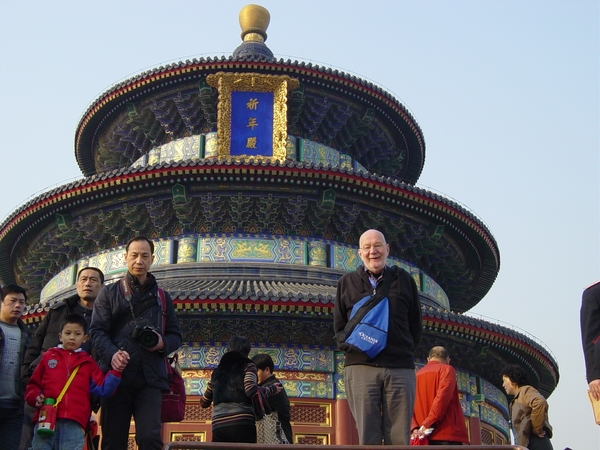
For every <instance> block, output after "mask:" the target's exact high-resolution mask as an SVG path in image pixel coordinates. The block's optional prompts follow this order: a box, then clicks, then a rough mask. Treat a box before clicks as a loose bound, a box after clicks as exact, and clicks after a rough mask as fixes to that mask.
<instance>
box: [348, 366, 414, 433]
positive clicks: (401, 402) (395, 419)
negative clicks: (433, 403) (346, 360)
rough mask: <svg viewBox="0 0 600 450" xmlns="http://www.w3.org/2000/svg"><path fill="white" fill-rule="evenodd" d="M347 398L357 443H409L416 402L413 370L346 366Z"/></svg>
mask: <svg viewBox="0 0 600 450" xmlns="http://www.w3.org/2000/svg"><path fill="white" fill-rule="evenodd" d="M344 378H345V383H346V397H347V398H348V405H349V406H350V411H352V416H353V417H354V421H355V422H356V428H357V429H358V439H359V443H360V445H381V442H382V440H383V443H384V444H385V445H409V441H410V424H411V419H412V414H413V407H414V404H415V392H416V386H417V382H416V377H415V371H414V369H390V368H385V367H372V366H365V365H352V366H346V368H345V374H344Z"/></svg>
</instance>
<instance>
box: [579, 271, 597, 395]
mask: <svg viewBox="0 0 600 450" xmlns="http://www.w3.org/2000/svg"><path fill="white" fill-rule="evenodd" d="M580 324H581V343H582V345H583V356H584V359H585V376H586V378H587V382H588V388H589V391H590V393H591V394H592V396H593V397H594V398H595V399H596V400H600V281H598V282H596V283H594V284H592V285H591V286H588V287H587V288H586V289H585V290H584V291H583V295H582V296H581V310H580Z"/></svg>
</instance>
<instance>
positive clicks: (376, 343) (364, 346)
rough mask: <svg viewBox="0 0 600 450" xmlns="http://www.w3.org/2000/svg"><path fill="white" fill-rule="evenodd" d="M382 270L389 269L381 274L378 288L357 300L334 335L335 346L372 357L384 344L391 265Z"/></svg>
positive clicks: (385, 341)
mask: <svg viewBox="0 0 600 450" xmlns="http://www.w3.org/2000/svg"><path fill="white" fill-rule="evenodd" d="M386 271H388V272H392V273H386V274H385V276H384V278H383V283H382V284H381V286H380V288H379V290H378V292H376V293H375V294H373V295H370V296H368V297H364V298H362V299H361V300H359V301H358V302H357V303H356V304H355V305H354V306H353V307H352V311H351V313H350V320H348V323H346V326H345V327H344V329H343V330H342V331H340V332H339V333H337V334H336V335H335V336H334V340H335V343H336V345H337V348H338V349H340V350H342V351H344V352H346V353H356V354H362V355H365V356H366V357H367V358H368V359H372V358H374V357H375V356H377V355H378V354H379V353H380V352H381V351H382V350H383V349H384V348H385V347H386V345H387V333H388V326H389V319H390V306H389V300H388V297H387V296H388V292H389V290H390V285H391V284H392V279H393V278H394V273H393V270H392V268H391V267H388V268H387V269H386Z"/></svg>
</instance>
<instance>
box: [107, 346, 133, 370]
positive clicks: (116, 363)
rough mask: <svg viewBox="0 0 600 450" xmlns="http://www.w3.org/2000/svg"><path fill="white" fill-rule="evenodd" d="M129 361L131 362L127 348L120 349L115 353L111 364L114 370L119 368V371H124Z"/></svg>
mask: <svg viewBox="0 0 600 450" xmlns="http://www.w3.org/2000/svg"><path fill="white" fill-rule="evenodd" d="M128 362H129V353H127V352H126V351H125V350H119V351H118V352H117V353H115V354H114V355H113V357H112V360H111V362H110V365H111V366H112V368H113V369H114V370H118V371H119V372H122V371H123V369H125V367H126V366H127V363H128Z"/></svg>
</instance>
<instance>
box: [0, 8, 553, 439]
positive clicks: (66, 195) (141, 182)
mask: <svg viewBox="0 0 600 450" xmlns="http://www.w3.org/2000/svg"><path fill="white" fill-rule="evenodd" d="M265 12H266V10H264V9H260V8H259V9H256V7H255V6H252V7H250V6H249V7H246V8H245V9H244V10H243V11H242V13H241V16H243V17H244V21H242V20H240V23H241V24H242V26H243V33H242V34H243V37H244V42H243V43H242V44H241V45H240V47H238V48H237V49H236V50H235V52H234V53H233V55H232V56H231V57H227V58H226V57H221V58H214V59H212V58H207V59H199V60H196V59H195V60H192V61H185V62H180V63H177V64H172V65H168V66H164V67H159V68H156V69H153V70H151V71H147V72H144V73H141V74H139V75H138V76H135V77H133V78H130V79H128V80H126V81H123V82H121V83H118V84H116V85H115V86H113V87H112V88H111V89H109V90H108V91H106V92H105V93H103V94H102V95H101V96H100V97H99V98H97V99H96V100H95V101H94V102H93V104H92V105H91V106H90V107H89V108H88V110H87V111H86V112H85V113H84V115H83V117H82V119H81V121H80V123H79V126H78V127H77V130H76V137H75V156H76V159H77V162H78V164H79V166H80V168H81V171H82V173H83V175H84V178H83V179H81V180H78V181H76V182H73V183H69V184H66V185H63V186H60V187H58V188H55V189H53V190H51V191H48V192H46V193H44V194H42V195H40V196H38V197H36V198H34V199H32V200H30V201H28V202H27V203H25V204H24V205H22V206H21V207H19V208H18V209H17V210H15V211H14V212H12V213H11V214H10V215H9V216H8V217H7V218H6V219H5V220H4V222H3V223H2V224H1V225H0V256H2V257H3V260H4V261H9V262H10V264H5V265H2V266H1V267H0V281H1V282H2V284H5V283H10V282H17V283H19V284H21V285H23V286H26V287H27V288H28V290H29V295H30V297H31V299H32V300H33V301H34V304H32V305H30V306H29V307H28V310H27V314H26V316H25V320H26V322H27V323H28V324H29V325H30V326H31V327H32V328H34V327H35V326H37V324H38V323H39V321H40V320H41V319H42V318H43V316H44V315H45V313H46V311H47V309H48V308H49V307H50V306H51V305H53V304H54V303H55V302H57V301H60V300H61V299H62V298H64V297H65V296H66V295H69V294H71V293H73V292H74V291H75V287H74V282H75V276H76V273H77V269H78V268H81V267H85V266H88V265H91V266H97V267H100V268H101V269H102V270H103V271H104V272H105V274H106V275H107V279H108V280H109V282H110V281H114V280H116V279H118V278H120V277H121V276H122V275H123V273H124V271H125V270H126V267H125V265H124V261H123V256H122V255H123V251H124V249H123V245H124V243H125V242H127V241H128V239H129V238H131V237H133V236H135V235H146V236H149V237H151V238H152V239H154V240H155V242H156V247H157V250H156V261H155V266H154V268H153V273H154V274H155V275H156V277H157V278H158V280H159V283H160V284H161V286H163V287H164V288H165V289H166V290H167V291H169V292H170V293H171V296H172V297H173V299H174V301H175V304H176V307H177V311H178V315H179V320H180V324H181V327H182V331H183V333H184V342H185V345H184V347H183V348H182V349H181V351H180V361H181V362H182V364H183V367H184V376H185V380H186V388H187V391H188V394H189V395H190V401H189V403H188V406H187V412H186V420H185V421H184V422H182V423H179V424H166V425H165V426H164V430H163V432H164V433H165V441H169V440H208V439H209V438H210V410H208V411H206V410H201V409H200V407H199V405H198V403H197V396H199V395H200V394H201V392H202V391H203V389H204V387H205V385H206V382H207V380H208V379H209V377H210V370H211V369H212V368H214V367H215V366H216V364H217V363H218V360H219V358H220V356H221V355H222V353H223V350H224V345H225V344H226V342H227V340H228V339H229V337H230V336H234V335H243V336H246V337H248V338H249V339H250V340H251V341H252V342H253V344H254V346H255V350H254V352H267V353H269V354H271V356H272V357H273V359H274V360H275V362H276V370H277V374H278V376H279V378H280V379H282V381H283V382H284V385H285V388H286V390H287V392H288V394H289V396H290V397H291V400H292V421H293V425H294V440H295V442H299V443H315V444H345V443H352V439H353V438H352V435H351V433H349V432H348V429H349V427H351V426H352V423H351V419H350V418H349V414H348V410H347V404H346V403H345V393H344V386H343V355H342V354H340V353H339V352H336V351H335V348H334V346H333V341H332V335H333V331H332V310H333V305H334V297H335V286H336V282H337V280H338V278H339V277H340V276H341V275H342V274H343V273H345V272H346V271H350V270H354V269H355V268H356V267H357V266H358V264H359V263H360V259H359V258H358V255H357V246H358V239H359V237H360V235H361V234H362V232H364V231H365V230H367V229H370V228H376V229H379V230H381V231H382V232H383V233H384V234H385V235H386V238H387V240H388V242H389V243H390V246H391V255H392V256H393V258H390V262H391V263H392V264H397V265H400V266H402V267H403V268H405V269H406V270H407V271H409V272H410V273H411V274H412V275H413V277H414V279H415V281H416V282H417V285H418V286H419V289H420V294H421V301H422V308H423V328H424V337H423V340H422V342H421V344H420V345H419V348H418V350H417V356H418V358H419V360H418V362H419V364H422V363H423V362H424V359H425V357H426V355H427V352H428V350H429V348H431V347H432V346H433V345H436V344H440V343H442V344H443V345H444V346H446V347H447V348H448V349H449V351H450V354H451V356H452V362H453V365H455V367H456V368H457V372H458V382H459V389H460V395H461V402H462V406H463V411H464V413H465V417H466V420H467V423H468V425H469V432H470V434H471V440H472V442H473V443H477V442H482V443H484V444H502V443H507V442H510V440H509V433H508V425H507V417H508V416H507V401H506V397H505V396H504V394H503V393H502V392H501V391H500V388H501V380H500V379H499V376H498V370H499V368H500V366H501V365H502V364H505V363H518V364H521V365H523V366H524V367H526V368H527V369H528V371H529V375H530V378H531V379H532V380H533V383H532V384H533V385H535V386H537V387H538V388H539V390H540V391H541V392H542V393H543V394H544V395H546V396H548V395H550V394H551V393H552V391H553V390H554V388H555V387H556V385H557V383H558V377H559V375H558V365H557V362H556V360H555V359H554V357H553V356H552V354H551V353H550V352H549V351H548V350H547V349H546V348H544V346H542V345H541V344H539V343H538V342H536V341H535V340H533V339H531V338H529V337H528V336H525V335H524V334H521V333H518V332H516V331H513V330H511V329H510V328H507V327H503V326H499V325H495V324H492V323H489V322H486V321H484V320H480V319H476V318H473V317H469V316H466V315H464V314H462V313H464V312H465V311H468V310H469V309H470V308H471V307H473V306H474V305H476V304H477V303H478V302H479V301H480V300H481V299H482V298H483V297H484V296H485V294H486V293H487V292H488V290H489V289H490V288H491V286H492V284H493V282H494V280H495V278H496V275H497V273H498V270H499V267H500V258H499V251H498V246H497V244H496V241H495V240H494V238H493V236H492V234H491V233H490V231H489V230H488V229H487V227H486V226H485V225H484V224H483V223H482V221H481V220H479V219H478V218H477V217H475V216H474V215H473V214H472V213H471V212H469V211H468V210H466V209H465V208H463V207H462V206H460V205H459V204H457V203H455V202H453V201H451V200H449V199H446V198H444V197H442V196H440V195H438V194H434V193H432V192H429V191H427V190H424V189H420V188H418V187H416V186H415V183H416V182H417V180H418V178H419V175H420V173H421V171H422V169H423V165H424V161H425V143H424V139H423V135H422V133H421V129H420V128H419V126H418V124H417V123H416V121H415V119H414V118H413V117H412V115H411V114H410V113H409V112H408V111H407V109H406V108H405V107H404V105H402V104H401V103H400V102H399V101H398V100H396V99H395V98H394V97H393V96H392V95H391V94H390V93H388V92H386V91H384V90H383V89H381V88H380V87H378V86H375V85H373V84H371V83H369V82H366V81H364V80H362V79H360V78H357V77H355V76H352V75H348V74H346V73H343V72H339V71H337V70H332V69H330V68H327V67H321V66H316V65H312V64H310V63H308V64H306V63H304V62H298V61H290V60H287V61H283V60H278V59H275V58H274V57H273V54H272V53H271V51H270V50H269V49H268V47H267V46H266V45H265V43H264V40H265V39H266V25H264V24H265V23H266V24H268V13H266V14H267V20H266V21H265V19H264V14H265ZM257 17H258V18H259V19H260V20H259V23H258V24H256V23H253V22H252V21H253V20H255V19H256V18H257ZM246 19H247V20H249V23H250V24H249V25H248V24H247V22H246ZM236 83H238V84H236ZM240 86H242V87H241V89H239V87H240ZM239 92H243V93H251V94H252V96H253V97H254V98H257V99H260V102H263V104H264V102H268V101H272V104H273V108H272V109H271V119H270V120H271V121H272V122H271V124H270V125H271V128H268V131H267V133H266V134H264V133H263V134H259V135H258V136H260V137H259V138H258V139H259V140H261V142H262V139H263V138H269V139H270V141H269V142H270V143H269V147H268V151H266V152H265V151H264V149H263V148H262V147H260V146H258V148H254V147H253V145H254V144H256V142H257V140H256V137H250V138H246V141H245V142H246V146H245V147H244V149H242V150H240V148H239V142H238V141H239V139H237V138H238V136H239V135H242V134H243V132H242V131H240V128H239V123H240V120H238V116H240V115H243V114H241V113H240V108H239V100H238V99H237V94H238V93H239ZM269 96H270V97H269ZM254 98H253V99H254ZM257 103H258V102H257ZM255 106H256V104H254V107H255ZM257 116H258V117H259V120H260V121H265V120H267V119H265V117H264V116H260V115H258V113H257ZM243 120H244V121H245V120H246V118H245V117H244V118H243ZM263 123H264V122H261V125H262V124H263ZM243 124H244V126H245V128H251V130H250V131H255V127H257V126H258V125H256V124H254V127H251V126H250V125H251V124H250V122H244V123H243ZM236 127H238V128H236ZM252 139H255V140H254V141H253V140H252ZM251 144H252V145H251ZM269 150H270V151H271V153H269Z"/></svg>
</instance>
